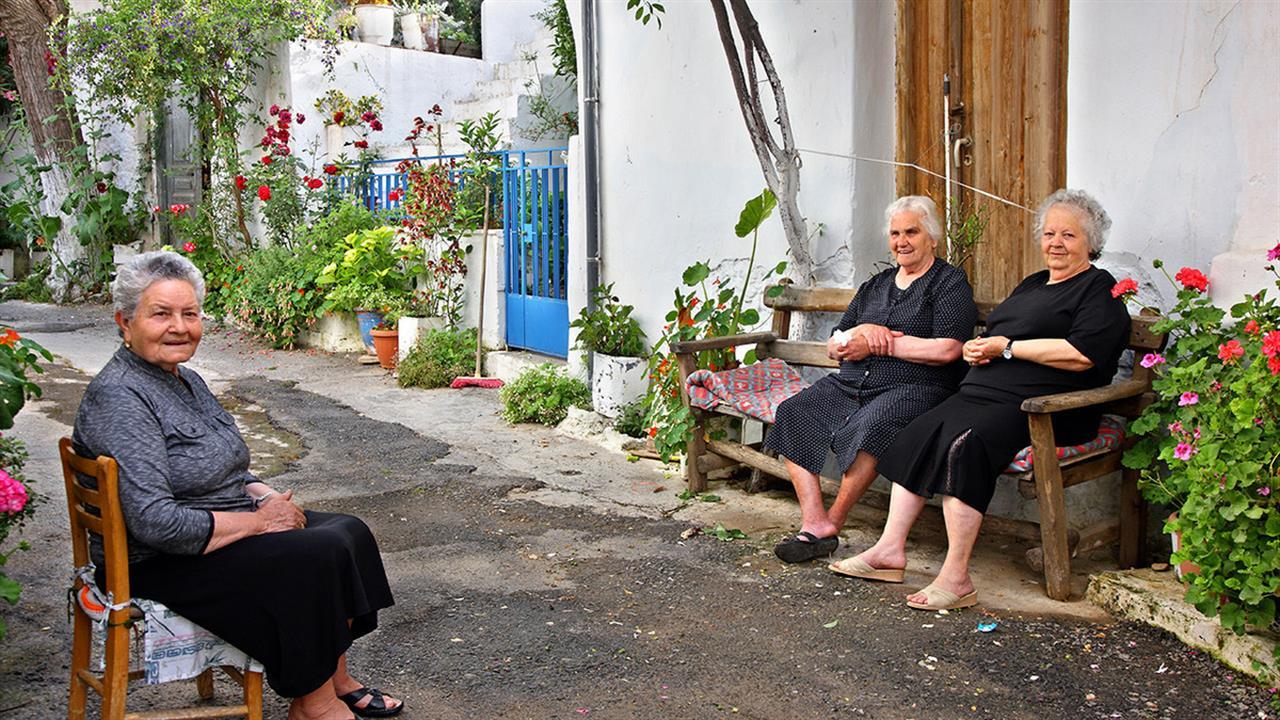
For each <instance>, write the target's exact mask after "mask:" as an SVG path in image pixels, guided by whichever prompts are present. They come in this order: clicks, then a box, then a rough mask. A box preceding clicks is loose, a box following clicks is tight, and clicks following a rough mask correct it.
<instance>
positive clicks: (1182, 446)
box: [1173, 443, 1196, 460]
mask: <svg viewBox="0 0 1280 720" xmlns="http://www.w3.org/2000/svg"><path fill="white" fill-rule="evenodd" d="M1195 454H1196V449H1195V448H1194V447H1192V446H1191V443H1178V447H1176V448H1174V449H1173V456H1174V457H1176V458H1178V459H1179V460H1190V459H1191V456H1192V455H1195Z"/></svg>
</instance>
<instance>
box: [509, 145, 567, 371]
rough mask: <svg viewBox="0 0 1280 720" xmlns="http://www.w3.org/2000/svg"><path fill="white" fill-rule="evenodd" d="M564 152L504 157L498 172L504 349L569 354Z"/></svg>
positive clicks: (517, 152)
mask: <svg viewBox="0 0 1280 720" xmlns="http://www.w3.org/2000/svg"><path fill="white" fill-rule="evenodd" d="M564 151H565V148H549V149H545V150H513V151H508V152H507V153H506V154H505V155H506V157H505V158H504V160H505V162H504V166H503V169H502V207H503V224H502V226H503V239H504V240H505V243H504V244H505V246H506V253H505V258H504V261H505V270H506V273H505V274H506V279H507V282H506V291H505V298H506V310H507V312H506V320H507V345H508V346H511V347H518V348H526V349H529V350H534V351H536V352H540V353H545V354H547V355H555V356H557V357H566V356H567V355H568V354H569V304H568V300H567V292H566V290H567V287H566V285H567V283H566V276H567V272H568V268H567V267H566V265H567V261H568V251H569V243H568V227H567V223H566V220H567V218H568V215H567V212H566V208H567V205H568V203H567V197H568V191H569V188H568V184H569V183H568V179H569V175H568V167H567V166H566V165H565V164H564V162H563V160H561V158H562V157H563V153H564Z"/></svg>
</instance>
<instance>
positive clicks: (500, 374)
mask: <svg viewBox="0 0 1280 720" xmlns="http://www.w3.org/2000/svg"><path fill="white" fill-rule="evenodd" d="M545 363H551V364H552V365H555V366H556V367H561V368H566V369H567V367H568V364H567V363H566V362H565V360H564V358H558V357H552V356H550V355H541V354H539V353H534V352H528V351H527V350H492V351H490V352H487V353H485V355H484V372H485V375H486V376H488V377H496V378H501V379H502V381H503V382H511V381H512V380H515V379H516V377H517V376H519V375H520V373H522V372H524V371H525V370H528V369H529V368H532V367H537V366H538V365H542V364H545Z"/></svg>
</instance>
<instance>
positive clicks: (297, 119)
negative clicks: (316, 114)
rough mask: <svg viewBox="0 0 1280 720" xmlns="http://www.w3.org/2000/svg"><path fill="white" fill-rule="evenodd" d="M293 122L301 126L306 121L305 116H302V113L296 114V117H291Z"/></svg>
mask: <svg viewBox="0 0 1280 720" xmlns="http://www.w3.org/2000/svg"><path fill="white" fill-rule="evenodd" d="M293 121H294V122H296V123H298V124H299V125H301V124H302V123H304V122H306V121H307V116H306V115H303V114H302V113H298V114H297V115H294V116H293Z"/></svg>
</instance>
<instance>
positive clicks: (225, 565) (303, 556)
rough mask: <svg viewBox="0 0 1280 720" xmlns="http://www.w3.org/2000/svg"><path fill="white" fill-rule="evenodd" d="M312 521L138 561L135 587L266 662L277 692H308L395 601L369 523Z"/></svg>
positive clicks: (321, 517) (132, 573)
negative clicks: (210, 548)
mask: <svg viewBox="0 0 1280 720" xmlns="http://www.w3.org/2000/svg"><path fill="white" fill-rule="evenodd" d="M306 516H307V527H306V528H304V529H302V530H292V531H289V532H281V533H269V534H266V535H255V536H253V537H249V538H245V539H243V540H238V541H236V542H234V543H232V544H230V545H227V546H226V547H223V548H219V549H218V550H215V551H214V552H211V553H209V554H207V555H197V556H191V555H160V556H155V557H150V558H147V559H145V560H141V561H139V562H137V563H134V564H133V565H131V566H130V568H129V582H130V590H131V592H132V593H133V594H134V595H136V596H138V597H144V598H148V599H150V600H155V601H157V602H160V603H163V604H165V605H167V606H168V607H170V608H171V609H173V610H174V612H177V613H178V614H180V615H182V616H184V617H186V618H187V619H189V620H191V621H192V622H194V623H196V624H198V625H200V626H201V627H203V628H205V629H206V630H208V631H210V632H212V633H213V634H215V635H217V636H218V637H220V638H222V639H223V640H226V641H227V642H229V643H231V644H232V645H234V646H235V647H237V648H239V649H240V650H242V651H244V652H245V653H247V654H248V655H249V656H250V657H252V658H254V659H255V660H257V661H259V662H261V663H262V664H263V666H264V667H265V668H266V676H267V683H268V684H269V685H270V686H271V688H272V689H273V690H275V691H276V692H277V693H279V694H280V695H283V696H284V697H291V698H292V697H300V696H302V695H306V694H307V693H309V692H311V691H313V690H315V689H316V688H318V687H320V686H321V685H322V684H324V682H325V680H327V679H329V678H330V677H332V676H333V673H334V671H335V670H336V669H337V663H338V657H339V656H340V655H342V653H344V652H346V651H347V648H348V647H350V646H351V642H352V641H353V640H355V639H356V638H358V637H360V636H362V635H366V634H368V633H370V632H372V631H373V630H374V629H375V628H377V627H378V611H379V610H381V609H384V608H388V607H391V606H392V605H393V604H394V602H395V601H394V600H393V599H392V597H391V587H390V586H389V585H388V583H387V575H386V572H385V571H384V569H383V567H382V556H381V555H380V554H379V552H378V544H377V541H376V540H374V538H373V534H372V533H371V532H370V531H369V528H368V526H366V525H365V524H364V522H363V521H361V520H360V519H359V518H355V517H352V516H350V515H336V514H332V513H322V512H310V511H308V512H307V513H306ZM348 621H351V623H350V625H349V626H348Z"/></svg>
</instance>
